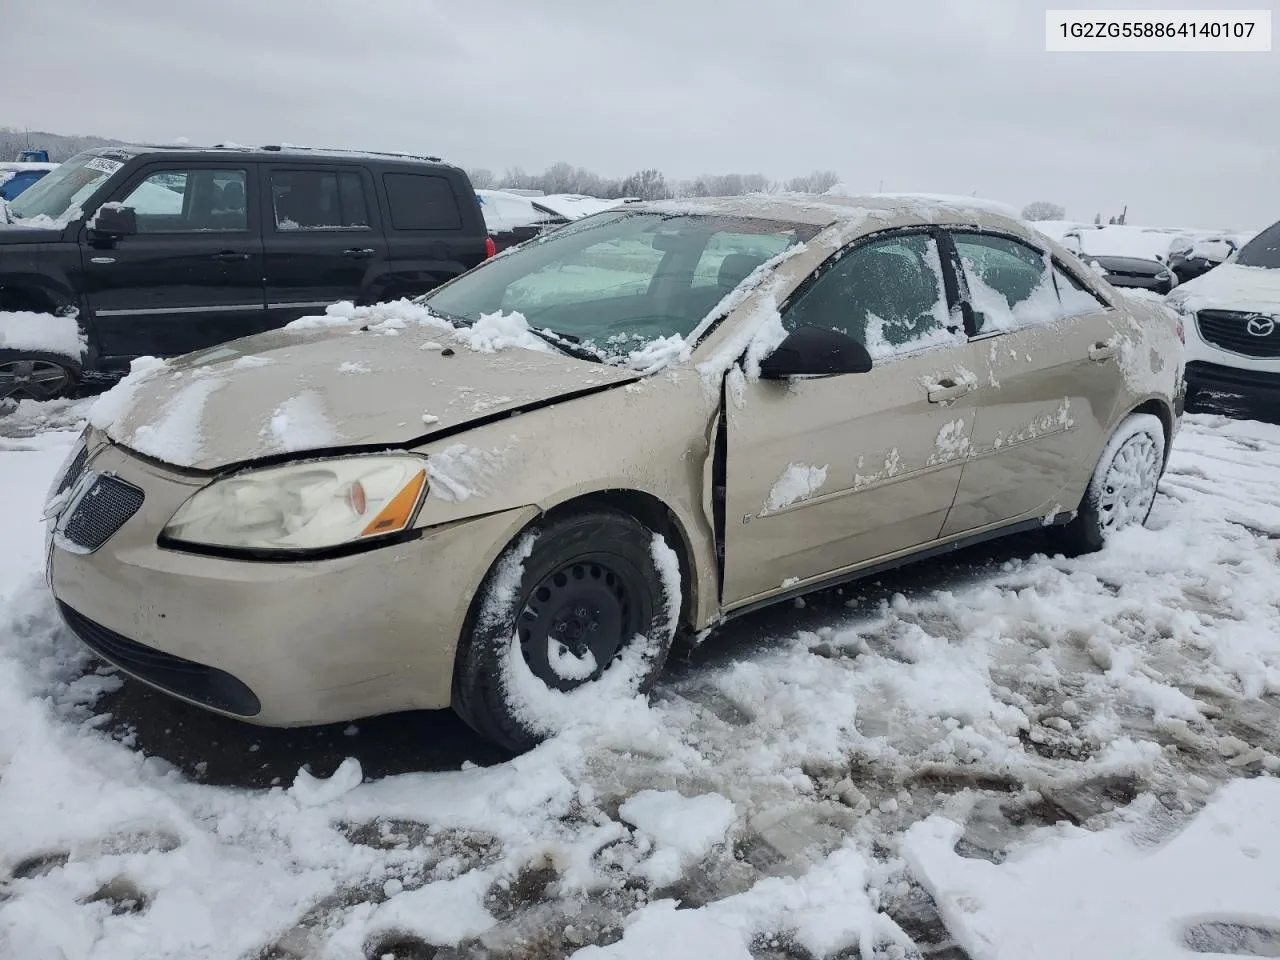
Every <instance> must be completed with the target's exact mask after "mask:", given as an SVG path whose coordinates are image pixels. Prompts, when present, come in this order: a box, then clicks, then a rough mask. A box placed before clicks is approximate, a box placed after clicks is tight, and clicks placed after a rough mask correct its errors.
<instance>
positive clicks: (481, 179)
mask: <svg viewBox="0 0 1280 960" xmlns="http://www.w3.org/2000/svg"><path fill="white" fill-rule="evenodd" d="M467 177H468V179H470V181H471V185H472V186H473V187H475V188H476V189H477V190H488V189H489V188H490V187H492V186H493V185H494V184H495V183H497V179H498V178H497V177H495V176H494V175H493V171H492V170H490V169H489V168H488V167H473V168H472V169H470V170H468V171H467Z"/></svg>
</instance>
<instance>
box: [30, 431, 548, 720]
mask: <svg viewBox="0 0 1280 960" xmlns="http://www.w3.org/2000/svg"><path fill="white" fill-rule="evenodd" d="M89 468H90V469H91V470H92V471H94V472H96V473H99V474H105V473H109V474H111V475H114V476H116V477H119V478H120V479H121V480H123V481H125V482H127V483H131V484H133V485H134V486H136V487H138V488H140V489H142V490H143V491H144V492H145V494H146V497H145V500H144V501H143V503H142V506H141V507H140V508H139V509H138V511H137V513H135V514H134V515H132V516H131V517H130V518H129V519H128V520H127V521H125V522H124V524H123V526H121V527H120V528H119V530H118V531H117V532H116V533H115V534H114V535H112V536H111V537H110V538H109V539H108V540H107V541H106V542H105V543H104V544H103V545H102V546H101V547H100V548H99V549H97V550H96V551H94V552H91V553H84V552H81V551H77V550H75V549H72V548H70V547H69V546H68V545H67V544H66V543H64V542H62V541H61V540H60V538H58V537H55V538H54V540H53V543H52V545H51V547H50V555H49V567H48V569H49V580H50V584H51V586H52V589H53V593H54V595H55V597H56V598H57V600H58V604H59V609H60V610H61V611H62V614H63V618H64V620H66V622H67V624H68V626H69V627H70V628H71V629H72V631H73V632H75V633H76V634H77V635H78V636H79V637H80V638H81V639H82V640H83V641H84V642H85V643H86V645H87V646H89V647H90V648H91V649H93V650H94V651H95V653H97V654H98V655H99V656H101V657H102V658H103V659H106V660H108V661H109V662H112V663H114V664H116V665H117V666H119V667H120V668H121V669H122V670H124V671H125V672H126V673H129V674H131V675H132V676H134V677H136V678H138V679H139V680H142V681H143V682H146V683H149V684H151V685H152V686H154V687H157V688H158V689H161V690H163V691H165V692H166V693H170V694H172V695H174V696H177V697H180V698H182V699H184V700H187V701H188V702H191V703H194V704H197V705H199V706H202V707H205V708H207V709H211V710H214V711H216V712H219V713H224V714H227V715H230V716H235V717H239V718H241V719H245V720H249V721H252V722H254V723H259V724H263V725H267V726H293V725H303V724H316V723H329V722H335V721H340V720H351V719H356V718H358V717H364V716H371V715H374V714H379V713H390V712H394V711H399V710H409V709H436V708H443V707H447V706H449V704H450V699H451V690H452V682H453V660H454V654H455V651H456V648H457V641H458V637H459V636H460V634H461V631H462V629H463V624H464V621H465V619H466V614H467V609H468V607H469V605H470V602H471V598H472V597H473V596H474V593H475V590H476V589H477V588H478V585H479V583H480V582H481V580H482V579H483V577H484V574H485V573H486V571H487V570H488V568H489V566H490V564H491V563H492V562H493V559H494V558H495V557H496V556H497V554H498V553H499V552H500V551H501V549H502V548H503V547H504V546H505V545H506V544H507V543H508V542H509V541H510V539H511V538H512V537H513V536H514V535H515V533H516V532H517V531H518V530H519V529H520V528H521V527H523V526H524V525H525V523H527V522H528V520H529V519H531V518H532V516H533V515H535V513H536V510H535V508H532V507H529V508H525V509H519V510H509V511H504V512H502V513H497V514H492V515H489V516H485V517H480V518H477V519H474V520H466V521H459V522H457V523H452V524H448V525H445V526H439V527H431V528H427V529H424V530H422V531H421V534H422V535H421V537H420V538H419V539H416V540H411V541H408V542H405V543H398V544H390V545H387V546H385V547H381V548H378V549H374V550H369V551H366V552H363V553H358V554H354V555H350V556H345V557H341V558H337V559H330V560H322V561H302V562H279V563H277V562H261V561H246V560H230V559H224V558H221V557H209V556H201V555H196V554H190V553H184V552H179V551H175V550H167V549H160V548H159V547H157V546H156V537H157V535H158V534H159V532H160V530H161V529H162V528H163V527H164V525H165V523H167V522H168V520H169V518H170V517H171V516H173V513H174V512H175V511H176V510H177V508H178V507H179V506H180V505H181V504H182V503H183V502H184V501H185V500H186V498H187V497H189V496H190V495H191V494H192V493H193V492H194V491H195V490H196V489H198V488H199V486H200V485H202V484H203V483H204V482H205V480H204V479H203V478H192V477H189V476H185V475H182V474H181V473H178V472H176V471H174V472H170V471H167V470H165V469H164V468H161V467H158V466H156V465H155V464H152V463H149V462H146V461H142V460H139V459H138V458H136V457H133V456H131V455H129V454H128V453H126V452H125V451H123V450H121V449H120V448H118V447H115V446H106V447H101V448H99V449H98V450H97V451H96V452H95V453H94V455H93V456H92V458H91V460H90V463H89ZM73 509H74V502H73V503H71V504H69V505H68V507H67V508H66V510H67V512H71V511H72V510H73Z"/></svg>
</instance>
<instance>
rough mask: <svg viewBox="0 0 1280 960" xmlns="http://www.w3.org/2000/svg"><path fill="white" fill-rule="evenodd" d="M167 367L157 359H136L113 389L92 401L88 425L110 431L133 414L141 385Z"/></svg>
mask: <svg viewBox="0 0 1280 960" xmlns="http://www.w3.org/2000/svg"><path fill="white" fill-rule="evenodd" d="M168 368H169V365H168V364H167V363H165V362H164V361H163V360H160V359H158V358H157V357H138V358H137V359H135V360H134V361H133V362H132V363H130V364H129V373H128V374H127V375H126V376H125V377H124V379H123V380H121V381H120V382H119V383H117V384H116V385H115V386H114V387H112V388H111V389H110V390H108V391H107V392H106V393H104V394H103V395H102V396H100V397H99V398H98V399H97V400H96V401H94V404H93V406H91V407H90V408H89V423H91V424H92V425H93V426H95V427H97V428H98V429H99V430H110V429H111V428H112V427H113V426H115V424H116V423H118V422H119V421H121V420H124V419H126V418H127V417H128V416H129V415H130V414H131V413H132V412H133V404H134V400H135V399H136V397H137V394H138V390H139V389H140V388H141V387H142V385H143V384H145V383H147V382H148V381H150V380H153V379H155V378H156V377H158V376H159V375H160V374H161V373H162V372H164V371H165V370H167V369H168Z"/></svg>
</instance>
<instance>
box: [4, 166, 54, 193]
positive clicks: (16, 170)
mask: <svg viewBox="0 0 1280 960" xmlns="http://www.w3.org/2000/svg"><path fill="white" fill-rule="evenodd" d="M57 166H58V165H57V164H56V163H31V162H22V163H19V162H11V163H10V162H0V200H12V199H14V198H15V197H17V196H18V195H19V194H20V193H22V192H23V191H24V190H26V189H27V188H28V187H30V186H32V185H33V184H34V183H35V182H36V181H38V180H39V179H41V178H42V177H44V176H45V175H46V174H47V173H48V172H49V171H50V170H53V169H55V168H56V167H57Z"/></svg>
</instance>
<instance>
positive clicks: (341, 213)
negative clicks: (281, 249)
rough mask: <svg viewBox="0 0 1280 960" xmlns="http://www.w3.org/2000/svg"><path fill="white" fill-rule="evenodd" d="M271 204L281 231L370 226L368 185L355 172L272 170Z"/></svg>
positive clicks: (365, 227) (357, 228) (354, 228)
mask: <svg viewBox="0 0 1280 960" xmlns="http://www.w3.org/2000/svg"><path fill="white" fill-rule="evenodd" d="M271 205H272V209H273V210H274V212H275V222H276V229H277V230H280V231H286V232H288V231H294V230H367V229H368V228H369V214H368V210H367V209H366V208H365V202H364V186H363V184H362V183H361V182H360V175H359V174H358V173H354V172H348V173H342V174H338V173H335V172H333V171H332V170H272V171H271Z"/></svg>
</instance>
